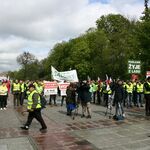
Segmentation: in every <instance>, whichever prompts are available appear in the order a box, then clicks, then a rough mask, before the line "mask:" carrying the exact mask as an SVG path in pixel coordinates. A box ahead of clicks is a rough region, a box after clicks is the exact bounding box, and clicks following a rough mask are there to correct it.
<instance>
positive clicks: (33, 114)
mask: <svg viewBox="0 0 150 150" xmlns="http://www.w3.org/2000/svg"><path fill="white" fill-rule="evenodd" d="M34 118H35V119H36V120H37V121H38V122H39V123H40V124H41V126H42V128H43V129H45V128H47V126H46V124H45V122H44V120H43V118H42V115H41V109H40V108H39V109H35V110H33V111H31V112H29V114H28V119H27V122H26V124H25V126H30V125H31V123H32V120H33V119H34Z"/></svg>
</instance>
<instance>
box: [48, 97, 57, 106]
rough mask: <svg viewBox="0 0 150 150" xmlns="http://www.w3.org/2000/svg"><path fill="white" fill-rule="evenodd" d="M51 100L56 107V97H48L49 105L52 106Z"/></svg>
mask: <svg viewBox="0 0 150 150" xmlns="http://www.w3.org/2000/svg"><path fill="white" fill-rule="evenodd" d="M52 99H53V100H54V105H56V95H50V97H49V104H50V105H51V104H52Z"/></svg>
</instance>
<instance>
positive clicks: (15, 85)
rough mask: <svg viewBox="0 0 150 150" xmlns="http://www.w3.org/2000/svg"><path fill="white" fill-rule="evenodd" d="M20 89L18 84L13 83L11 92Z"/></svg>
mask: <svg viewBox="0 0 150 150" xmlns="http://www.w3.org/2000/svg"><path fill="white" fill-rule="evenodd" d="M16 91H20V84H19V83H17V84H16V83H13V92H16Z"/></svg>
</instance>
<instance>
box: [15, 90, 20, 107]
mask: <svg viewBox="0 0 150 150" xmlns="http://www.w3.org/2000/svg"><path fill="white" fill-rule="evenodd" d="M16 102H17V106H19V105H20V93H14V106H16Z"/></svg>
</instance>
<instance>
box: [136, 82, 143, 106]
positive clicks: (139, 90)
mask: <svg viewBox="0 0 150 150" xmlns="http://www.w3.org/2000/svg"><path fill="white" fill-rule="evenodd" d="M143 91H144V88H143V84H142V83H141V82H140V81H138V82H137V84H136V92H137V107H140V106H141V107H143V105H142V104H143V101H142V98H143V97H142V96H143Z"/></svg>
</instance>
